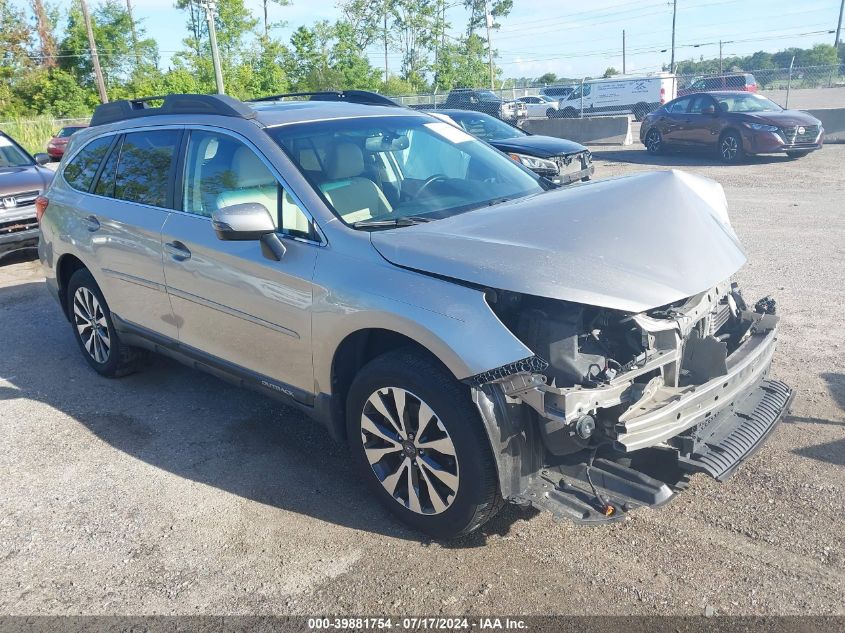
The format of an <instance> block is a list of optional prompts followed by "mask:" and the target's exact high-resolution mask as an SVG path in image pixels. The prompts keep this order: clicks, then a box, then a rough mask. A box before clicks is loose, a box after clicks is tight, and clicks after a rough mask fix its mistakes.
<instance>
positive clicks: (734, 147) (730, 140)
mask: <svg viewBox="0 0 845 633" xmlns="http://www.w3.org/2000/svg"><path fill="white" fill-rule="evenodd" d="M719 149H720V151H721V153H722V158H724V159H725V160H726V161H729V162H730V161H732V160H734V159H735V158H736V156H737V154H738V153H739V144H738V143H737V142H736V138H735V137H733V136H730V135H728V136H726V137H725V138H723V139H722V144H721V145H720V147H719Z"/></svg>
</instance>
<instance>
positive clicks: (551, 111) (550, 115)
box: [546, 108, 557, 119]
mask: <svg viewBox="0 0 845 633" xmlns="http://www.w3.org/2000/svg"><path fill="white" fill-rule="evenodd" d="M555 116H557V110H555V109H554V108H549V109H548V110H546V118H547V119H553V118H555Z"/></svg>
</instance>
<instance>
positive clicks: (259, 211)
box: [211, 202, 287, 262]
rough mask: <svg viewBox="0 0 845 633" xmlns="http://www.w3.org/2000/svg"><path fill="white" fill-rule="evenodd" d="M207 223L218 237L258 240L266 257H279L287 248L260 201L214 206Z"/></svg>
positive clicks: (277, 258) (277, 259)
mask: <svg viewBox="0 0 845 633" xmlns="http://www.w3.org/2000/svg"><path fill="white" fill-rule="evenodd" d="M211 225H212V226H213V227H214V232H215V233H216V234H217V239H220V240H224V241H238V242H243V241H252V240H258V241H260V242H261V253H262V254H263V255H264V257H266V258H267V259H272V260H275V261H277V262H279V261H282V257H284V256H285V253H286V252H287V248H286V247H285V245H284V243H282V240H281V239H279V236H278V235H277V234H276V225H275V224H273V218H272V216H271V215H270V212H269V211H268V210H267V207H265V206H264V205H263V204H261V203H260V202H243V203H241V204H233V205H231V206H228V207H223V208H222V209H218V210H217V211H215V212H214V213H212V214H211Z"/></svg>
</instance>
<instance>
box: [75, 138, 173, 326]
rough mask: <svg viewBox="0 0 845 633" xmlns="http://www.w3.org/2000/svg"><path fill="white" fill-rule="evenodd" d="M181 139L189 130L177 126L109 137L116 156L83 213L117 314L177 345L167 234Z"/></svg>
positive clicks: (105, 290)
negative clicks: (165, 256)
mask: <svg viewBox="0 0 845 633" xmlns="http://www.w3.org/2000/svg"><path fill="white" fill-rule="evenodd" d="M181 136H182V129H181V127H172V126H171V127H165V128H150V129H144V130H139V131H136V132H128V133H126V134H122V135H113V136H110V137H105V138H104V141H105V140H106V139H107V142H108V143H109V152H108V154H107V155H106V156H105V158H104V160H103V162H102V164H101V166H100V168H99V169H98V173H97V175H96V178H95V180H94V181H93V182H92V184H91V187H90V191H89V194H88V195H87V196H85V198H84V199H83V200H82V201H81V204H80V206H79V208H82V209H84V211H83V213H84V216H83V218H82V221H83V223H84V225H85V227H86V229H87V233H88V234H90V236H91V255H92V258H93V263H94V265H95V267H96V268H97V269H98V272H99V275H96V273H95V276H97V277H98V281H99V282H100V284H101V286H102V290H103V294H104V296H105V297H106V301H108V303H109V307H110V309H111V311H112V312H113V313H114V314H116V315H117V316H118V317H119V318H120V319H122V320H124V321H127V322H129V323H132V324H134V325H137V326H141V327H142V328H145V329H147V330H150V331H152V332H155V333H158V334H162V335H165V336H168V337H172V338H174V339H175V338H176V334H177V329H176V325H175V323H174V321H173V313H172V310H171V308H170V301H169V299H168V297H167V293H166V291H165V284H164V271H163V269H162V244H161V228H162V226H163V225H164V222H165V220H166V218H167V216H168V214H169V212H170V209H171V208H172V206H173V188H172V183H173V179H174V175H175V165H176V155H177V153H178V147H179V145H180V142H181ZM96 142H97V140H95V141H92V143H91V144H90V145H94V143H96ZM90 145H89V146H90ZM89 146H87V147H86V149H87V148H88V147H89ZM83 152H85V150H82V152H80V154H79V155H77V156H82V155H83ZM75 161H76V159H75V158H74V159H73V160H72V161H71V162H70V163H69V164H68V167H67V169H66V177H67V178H71V179H72V178H73V177H74V170H73V169H72V168H73V166H74V164H75ZM68 171H69V172H70V173H68Z"/></svg>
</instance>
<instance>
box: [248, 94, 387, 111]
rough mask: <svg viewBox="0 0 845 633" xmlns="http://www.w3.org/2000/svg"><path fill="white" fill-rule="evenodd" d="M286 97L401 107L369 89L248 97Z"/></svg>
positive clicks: (272, 98)
mask: <svg viewBox="0 0 845 633" xmlns="http://www.w3.org/2000/svg"><path fill="white" fill-rule="evenodd" d="M287 97H311V101H345V102H347V103H358V104H361V105H383V106H392V107H397V108H398V107H402V106H400V105H399V104H398V103H397V102H396V101H394V100H393V99H391V98H390V97H385V96H384V95H380V94H378V93H377V92H371V91H369V90H319V91H314V92H288V93H285V94H278V95H268V96H266V97H258V98H257V99H250V101H253V102H262V101H281V100H282V99H285V98H287Z"/></svg>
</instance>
